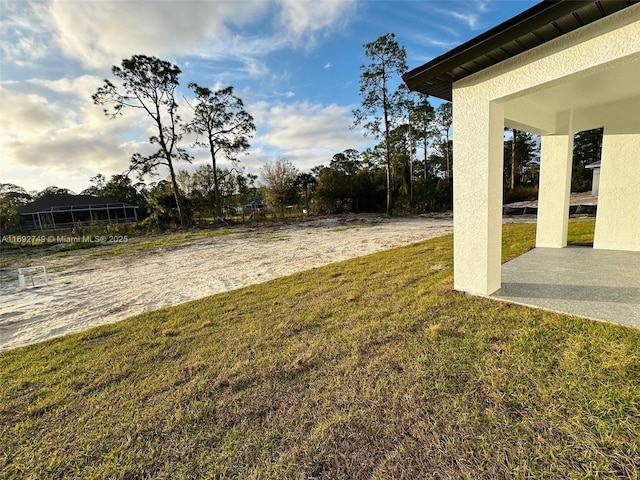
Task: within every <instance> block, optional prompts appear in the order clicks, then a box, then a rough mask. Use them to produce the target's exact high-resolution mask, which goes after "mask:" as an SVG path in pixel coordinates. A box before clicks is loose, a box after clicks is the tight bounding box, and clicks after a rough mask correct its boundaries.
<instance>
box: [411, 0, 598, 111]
mask: <svg viewBox="0 0 640 480" xmlns="http://www.w3.org/2000/svg"><path fill="white" fill-rule="evenodd" d="M595 2H596V0H545V1H543V2H540V3H538V4H536V5H534V6H533V7H531V8H529V9H527V10H525V11H524V12H522V13H520V14H518V15H516V16H515V17H513V18H510V19H509V20H507V21H505V22H503V23H501V24H500V25H498V26H496V27H494V28H492V29H490V30H488V31H487V32H485V33H483V34H481V35H478V36H477V37H475V38H473V39H471V40H469V41H468V42H465V43H463V44H462V45H460V46H458V47H456V48H454V49H453V50H450V51H449V52H447V53H445V54H443V55H440V56H439V57H437V58H434V59H433V60H431V61H429V62H427V63H425V64H424V65H422V66H420V67H418V68H415V69H413V70H411V71H409V72H407V73H405V74H404V75H403V76H402V79H403V80H404V82H405V83H406V84H407V86H408V87H409V89H410V90H415V91H423V90H425V89H424V88H420V87H421V84H423V83H425V81H427V80H425V79H423V77H425V76H428V77H429V79H430V80H431V79H435V78H437V77H439V76H442V75H445V74H448V73H449V72H450V71H451V70H453V69H454V68H456V67H459V66H460V65H464V64H465V63H467V62H471V61H473V60H475V59H477V58H479V57H481V56H482V55H484V54H486V53H488V52H490V51H492V50H494V49H496V48H499V47H500V46H502V45H504V44H506V43H508V42H509V41H512V40H514V39H516V38H518V37H520V36H522V35H524V34H527V33H530V32H532V31H533V30H536V29H538V28H540V27H542V26H544V25H547V24H550V23H551V22H553V21H554V20H556V19H558V18H560V17H562V16H564V15H567V14H569V13H572V12H574V11H576V10H578V9H579V8H581V7H583V6H584V5H588V4H590V3H595ZM496 63H499V62H495V63H494V64H496ZM427 82H428V81H427ZM439 83H441V84H442V85H443V87H446V90H447V91H446V92H443V94H441V95H434V96H439V97H440V98H442V99H443V100H449V101H451V97H452V95H451V84H452V82H448V85H446V84H447V82H439ZM424 93H429V92H424ZM429 94H432V95H433V93H432V92H431V93H429Z"/></svg>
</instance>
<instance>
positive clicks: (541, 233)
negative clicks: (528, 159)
mask: <svg viewBox="0 0 640 480" xmlns="http://www.w3.org/2000/svg"><path fill="white" fill-rule="evenodd" d="M572 119H573V114H572V113H570V114H569V116H568V119H567V121H566V130H565V133H563V134H560V135H543V136H542V137H541V138H540V181H539V187H538V222H537V228H536V246H537V247H547V248H562V247H566V246H567V228H568V224H569V201H570V197H571V164H572V159H573V128H572ZM563 130H564V129H563Z"/></svg>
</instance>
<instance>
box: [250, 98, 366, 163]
mask: <svg viewBox="0 0 640 480" xmlns="http://www.w3.org/2000/svg"><path fill="white" fill-rule="evenodd" d="M247 110H248V111H250V112H251V114H252V115H253V116H254V118H255V120H256V125H258V126H259V132H258V135H257V136H256V138H255V139H254V140H253V142H252V143H253V144H254V145H255V147H254V148H252V150H251V156H250V157H249V158H248V159H247V164H251V165H253V166H254V167H253V168H254V169H255V168H256V166H255V165H256V161H257V159H258V158H259V159H261V160H262V161H265V160H267V161H273V160H275V159H276V158H277V157H285V158H288V159H289V160H291V162H292V163H293V164H294V165H296V166H297V167H298V168H300V169H301V170H308V169H310V168H312V167H314V166H316V165H320V164H325V165H326V164H328V163H329V162H330V161H331V158H332V157H333V155H335V154H336V153H339V152H342V151H344V150H346V149H347V148H355V149H362V148H364V147H365V146H368V145H369V144H370V143H371V139H365V138H364V137H363V135H362V130H361V129H354V130H352V129H351V128H350V126H351V124H352V122H353V116H352V114H351V111H352V106H341V105H336V104H331V105H322V104H318V103H310V102H307V101H304V102H295V103H292V104H287V105H284V104H279V105H269V104H267V103H265V102H260V103H256V104H253V105H249V106H248V107H247ZM256 153H258V156H257V157H256V155H255V154H256Z"/></svg>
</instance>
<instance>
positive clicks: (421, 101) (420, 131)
mask: <svg viewBox="0 0 640 480" xmlns="http://www.w3.org/2000/svg"><path fill="white" fill-rule="evenodd" d="M409 107H410V110H409V116H408V120H409V124H410V125H411V127H412V135H413V136H414V137H415V139H416V141H417V142H418V143H420V146H421V147H422V153H423V163H424V172H423V173H424V181H425V183H426V182H427V181H428V172H429V169H428V168H427V161H428V154H429V144H430V142H431V141H432V139H433V137H434V120H435V110H434V109H433V107H432V106H431V104H430V103H429V98H428V97H427V96H426V95H423V94H418V98H417V100H415V101H414V102H412V103H411V104H410V105H409Z"/></svg>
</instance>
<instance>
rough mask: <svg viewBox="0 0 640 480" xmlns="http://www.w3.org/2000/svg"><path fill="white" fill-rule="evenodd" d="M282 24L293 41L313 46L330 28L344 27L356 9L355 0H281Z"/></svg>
mask: <svg viewBox="0 0 640 480" xmlns="http://www.w3.org/2000/svg"><path fill="white" fill-rule="evenodd" d="M280 3H281V5H282V7H281V8H282V9H281V11H280V24H281V25H282V27H283V28H285V29H286V30H287V31H288V33H289V35H290V36H291V38H292V40H293V42H295V43H298V42H302V43H304V44H306V46H313V44H314V43H315V42H316V41H317V39H318V37H321V36H322V35H324V34H325V33H326V32H327V31H329V30H335V29H340V28H343V27H344V26H345V25H346V24H347V22H348V19H349V17H350V14H352V13H353V12H354V11H355V6H356V3H355V1H353V0H331V1H323V2H318V1H316V0H281V2H280Z"/></svg>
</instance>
